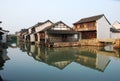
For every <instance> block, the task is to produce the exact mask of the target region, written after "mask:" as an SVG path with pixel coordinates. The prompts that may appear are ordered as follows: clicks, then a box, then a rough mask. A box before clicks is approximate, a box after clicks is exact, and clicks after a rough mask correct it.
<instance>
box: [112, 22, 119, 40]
mask: <svg viewBox="0 0 120 81" xmlns="http://www.w3.org/2000/svg"><path fill="white" fill-rule="evenodd" d="M110 30H111V33H110V35H111V38H113V39H120V23H119V22H118V21H116V22H115V23H114V24H113V25H112V27H111V29H110Z"/></svg>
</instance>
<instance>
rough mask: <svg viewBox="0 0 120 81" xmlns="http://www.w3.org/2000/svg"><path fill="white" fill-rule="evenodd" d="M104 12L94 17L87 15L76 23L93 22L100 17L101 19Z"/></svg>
mask: <svg viewBox="0 0 120 81" xmlns="http://www.w3.org/2000/svg"><path fill="white" fill-rule="evenodd" d="M103 16H104V14H102V15H97V16H92V17H87V18H82V19H81V20H79V21H77V22H76V23H74V24H80V23H85V22H92V21H96V20H98V19H100V18H101V17H103Z"/></svg>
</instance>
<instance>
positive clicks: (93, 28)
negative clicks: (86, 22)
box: [75, 27, 96, 31]
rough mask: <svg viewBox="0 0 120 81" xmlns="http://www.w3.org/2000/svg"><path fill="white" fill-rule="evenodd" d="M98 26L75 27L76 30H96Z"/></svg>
mask: <svg viewBox="0 0 120 81" xmlns="http://www.w3.org/2000/svg"><path fill="white" fill-rule="evenodd" d="M94 30H96V27H84V28H75V31H94Z"/></svg>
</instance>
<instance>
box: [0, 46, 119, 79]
mask: <svg viewBox="0 0 120 81" xmlns="http://www.w3.org/2000/svg"><path fill="white" fill-rule="evenodd" d="M0 54H1V56H0V60H1V61H0V79H1V80H0V81H2V80H3V81H120V53H119V50H115V49H113V48H112V46H106V47H104V48H102V47H92V46H81V47H63V48H45V47H41V46H36V45H30V44H17V45H16V44H11V45H9V47H8V48H3V49H0Z"/></svg>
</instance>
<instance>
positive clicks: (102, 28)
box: [96, 16, 111, 39]
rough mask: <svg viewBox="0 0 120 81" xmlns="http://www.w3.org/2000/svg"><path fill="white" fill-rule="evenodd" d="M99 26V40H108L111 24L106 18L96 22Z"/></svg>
mask: <svg viewBox="0 0 120 81" xmlns="http://www.w3.org/2000/svg"><path fill="white" fill-rule="evenodd" d="M96 25H97V27H96V28H97V39H106V38H110V27H111V24H110V23H109V22H108V20H107V19H106V18H105V16H103V17H101V18H100V19H98V20H97V21H96Z"/></svg>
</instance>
